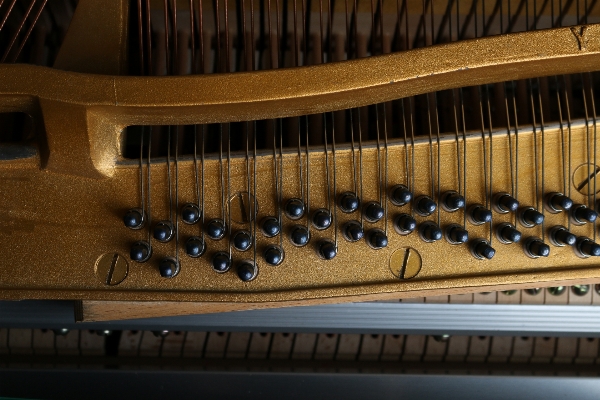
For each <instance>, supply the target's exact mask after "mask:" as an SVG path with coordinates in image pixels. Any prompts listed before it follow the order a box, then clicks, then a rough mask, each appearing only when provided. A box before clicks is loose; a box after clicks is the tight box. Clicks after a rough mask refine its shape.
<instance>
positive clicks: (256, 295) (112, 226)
mask: <svg viewBox="0 0 600 400" xmlns="http://www.w3.org/2000/svg"><path fill="white" fill-rule="evenodd" d="M558 132H559V129H558V128H557V127H554V128H551V127H546V130H545V135H546V140H545V151H546V152H547V154H559V150H560V140H558V139H559V136H558ZM537 134H538V135H540V132H539V130H538V132H537ZM572 136H573V138H572V140H573V141H572V146H573V149H581V148H585V146H586V142H585V140H586V135H585V126H584V125H581V124H579V125H576V126H573V127H572ZM538 140H539V138H538ZM519 141H520V143H521V148H520V152H519V162H520V170H519V187H520V189H519V198H520V199H522V203H523V204H534V189H533V188H534V179H533V164H532V163H533V158H534V157H533V154H532V148H533V146H532V145H531V144H532V141H533V138H532V133H531V132H530V131H529V132H527V131H525V130H522V131H521V132H520V135H519ZM487 145H488V146H489V141H488V142H487ZM493 149H494V183H493V189H494V191H495V192H496V191H502V190H505V189H506V188H507V187H509V168H508V167H507V163H506V160H507V157H508V141H507V136H506V134H505V133H497V134H496V135H495V136H494V139H493ZM440 150H441V155H442V158H441V159H442V162H443V163H444V165H445V167H444V168H443V169H442V176H441V183H442V186H441V190H442V191H444V190H446V189H451V188H454V187H456V185H457V176H456V173H455V168H456V166H455V165H453V163H456V159H457V157H456V154H455V151H456V146H455V143H454V142H453V140H452V139H451V138H447V139H445V140H443V141H442V144H441V149H440ZM488 150H489V149H488ZM538 150H539V149H538ZM428 151H429V148H428V144H427V143H426V142H421V143H418V144H417V145H416V146H415V153H416V157H415V168H416V169H415V173H416V174H417V176H419V177H420V178H419V179H418V180H417V183H416V187H415V195H420V194H427V193H428V190H429V187H430V186H429V178H428V173H427V171H428V168H429V165H428V160H429V156H428ZM434 151H437V150H436V147H435V144H434ZM363 154H364V165H363V168H364V175H365V176H366V177H374V176H376V170H375V168H376V165H377V160H376V149H375V148H373V147H371V148H367V149H364V151H363ZM387 154H388V157H389V159H388V163H389V165H390V166H391V168H390V170H389V172H390V175H389V180H388V182H390V184H391V183H395V182H402V181H403V180H404V175H405V171H404V170H403V167H402V166H403V165H404V159H403V157H404V147H403V145H401V144H398V143H396V144H393V145H390V148H389V149H388V153H387ZM336 155H337V159H336V162H337V165H336V169H337V180H338V182H337V188H338V191H339V192H340V193H341V192H342V191H344V190H347V189H348V188H350V187H351V184H352V181H351V179H352V178H351V177H352V175H351V173H350V171H351V170H350V168H351V154H350V151H349V150H348V149H340V150H338V151H337V154H336ZM296 157H297V155H295V154H294V153H292V154H285V156H284V170H285V171H289V173H286V174H285V175H284V182H283V193H284V199H285V198H290V197H292V196H297V193H298V190H299V188H298V181H297V177H296V176H295V174H294V173H293V172H292V171H297V158H296ZM467 157H468V159H469V163H470V165H473V166H477V165H481V164H482V159H481V157H482V142H481V138H480V136H479V135H472V136H470V137H469V138H468V140H467ZM559 160H560V159H559V157H554V158H553V159H552V160H548V159H547V160H546V164H545V169H546V182H545V188H546V190H547V191H552V190H555V191H558V190H560V188H561V187H562V182H561V178H560V177H561V176H562V175H561V173H560V171H561V170H562V169H561V168H562V166H561V165H560V161H559ZM584 160H585V158H584V154H583V152H576V151H574V152H573V160H572V162H573V165H580V164H582V163H584ZM304 162H306V160H304ZM310 162H311V191H310V192H311V208H313V209H314V208H317V207H319V206H321V207H322V206H324V205H325V195H326V192H325V183H324V178H325V169H324V154H323V153H312V154H311V156H310ZM329 162H330V168H332V167H333V165H332V164H331V163H332V157H329ZM257 164H258V167H257V185H258V192H257V193H258V203H259V208H260V212H259V219H260V218H261V217H262V216H264V215H270V214H273V213H274V211H275V209H274V203H273V199H272V194H271V193H272V192H271V182H272V181H273V171H272V168H271V166H272V159H271V157H270V156H261V157H259V159H258V163H257ZM245 168H246V163H245V160H244V158H242V157H240V158H233V159H232V160H231V187H232V191H233V192H234V193H235V192H236V191H242V190H244V189H245V188H246V178H247V176H246V170H245ZM171 173H174V172H173V169H171ZM138 174H139V169H138V167H137V164H136V163H135V162H132V163H130V164H129V165H127V164H126V163H121V164H119V165H118V166H117V167H116V168H115V172H114V175H113V177H112V178H111V179H100V180H96V179H88V178H83V177H74V176H68V175H63V174H56V173H50V172H44V171H42V172H40V171H39V169H38V168H37V166H36V163H23V164H22V165H21V166H20V167H16V166H15V165H13V164H12V163H6V164H5V165H3V166H2V168H1V169H0V179H1V180H2V187H3V190H2V191H1V193H0V204H2V209H3V211H2V213H1V214H0V220H1V221H2V222H3V224H4V226H10V227H11V229H9V230H3V232H2V236H3V237H2V241H3V243H4V246H5V247H4V248H6V249H11V251H10V252H6V253H5V254H3V257H2V264H1V272H2V280H1V286H0V289H1V293H2V297H4V298H12V299H18V298H73V299H81V298H83V299H104V300H171V301H234V302H237V301H241V302H260V301H290V300H302V299H316V298H325V297H342V296H345V297H347V296H357V295H363V294H376V293H391V292H397V291H404V292H414V293H417V292H418V291H421V290H431V289H451V288H463V289H465V290H468V288H469V287H482V286H494V285H501V284H507V283H512V284H523V283H528V282H529V283H533V282H548V281H553V280H570V279H580V280H585V279H592V278H596V279H597V278H600V270H599V269H598V266H597V263H596V261H595V260H594V259H593V258H588V259H582V258H579V257H577V256H575V255H574V253H573V249H572V248H569V247H566V248H555V247H553V248H552V250H551V255H550V257H548V258H541V259H530V258H528V257H527V256H525V255H524V253H523V250H522V249H521V247H520V246H519V245H503V244H500V243H499V242H498V241H497V240H495V239H494V241H493V245H494V246H495V248H496V249H497V254H496V257H494V259H493V260H490V261H481V260H477V259H475V258H473V257H472V256H471V255H470V253H469V250H468V248H467V246H465V245H459V246H456V245H451V244H449V243H447V242H446V241H444V240H442V241H440V242H438V243H433V244H431V243H424V242H423V241H422V240H421V239H420V238H419V237H418V235H417V234H412V235H409V236H400V235H397V234H395V233H393V228H392V226H391V221H392V220H393V216H394V215H395V214H397V213H399V212H406V211H407V210H408V207H407V206H405V207H404V208H399V207H394V206H392V205H390V204H388V207H389V215H390V218H389V220H388V224H389V225H388V232H390V234H389V238H390V242H389V246H388V247H387V248H385V249H382V250H377V251H376V250H372V249H370V248H369V247H368V245H367V244H366V243H365V242H364V241H361V242H358V243H349V242H346V241H345V240H343V239H341V238H340V242H339V254H338V256H337V257H336V258H335V259H333V260H330V261H323V260H321V259H320V258H319V257H318V256H317V255H316V253H315V251H314V248H313V247H312V246H313V244H312V243H316V241H317V239H318V238H331V237H332V230H331V229H330V230H327V231H323V232H317V231H313V240H312V242H311V245H310V246H308V247H306V248H296V247H294V246H292V245H290V244H289V241H288V240H287V238H286V239H285V240H284V249H285V252H286V258H285V261H284V263H283V264H282V265H280V266H278V267H270V266H267V265H262V264H259V274H258V277H257V278H256V279H255V280H254V281H252V282H250V283H243V282H241V281H240V280H239V279H238V278H237V276H236V275H235V272H234V271H233V270H232V271H230V272H228V273H226V274H222V275H220V274H215V273H214V271H212V269H211V268H210V266H209V265H208V260H209V257H210V256H211V254H213V253H214V252H215V251H218V250H225V249H226V248H227V242H226V240H221V241H219V242H214V241H210V240H209V243H208V246H209V247H208V248H209V251H208V252H207V255H206V256H204V257H202V258H200V259H190V258H188V257H186V256H185V255H184V254H183V249H182V246H181V243H180V246H179V251H180V257H181V272H180V273H179V275H177V276H176V277H174V278H172V279H164V278H161V277H160V275H159V274H158V271H157V260H160V259H161V258H162V257H166V256H172V255H174V251H175V243H174V242H170V243H168V244H158V243H155V244H154V255H153V260H152V261H150V262H148V263H145V264H136V263H133V262H132V263H131V265H130V268H129V274H128V276H127V278H126V279H125V280H124V281H123V282H122V283H120V284H119V285H117V286H114V287H110V288H109V287H108V286H106V285H105V284H103V283H102V282H100V281H99V280H98V278H97V276H96V274H95V272H94V267H95V265H96V260H97V259H98V257H99V256H100V255H102V254H104V253H107V252H113V253H114V252H116V253H120V254H127V253H128V249H129V246H130V245H131V244H132V243H133V242H134V241H136V240H140V239H143V238H144V237H145V235H146V234H147V233H146V232H145V231H131V230H128V229H127V228H125V227H124V226H123V224H122V221H121V216H122V215H123V213H124V212H125V211H126V210H127V209H128V208H130V207H131V206H132V205H134V204H137V203H138V202H139V198H138V194H137V193H138V189H137V185H138V183H137V178H138V176H139V175H138ZM193 174H194V171H193V162H192V161H191V160H189V159H188V160H185V161H183V160H180V162H179V196H180V197H179V201H180V204H182V203H185V202H188V201H194V196H195V194H194V188H193V184H192V182H193V181H194V175H193ZM480 174H482V171H481V169H480V168H473V169H472V170H471V173H470V174H469V177H468V187H469V190H468V193H467V201H468V204H472V203H482V202H484V193H483V179H482V176H481V175H480ZM205 175H206V182H205V190H206V196H207V198H206V201H205V205H206V208H205V213H206V218H207V219H210V218H215V217H219V216H220V209H219V207H220V206H219V204H220V201H219V198H220V197H219V196H220V189H219V182H218V162H217V160H214V159H213V160H207V161H206V163H205ZM166 180H167V179H166V166H165V164H164V163H155V164H153V165H152V182H151V183H152V187H153V191H152V217H153V220H154V221H156V220H160V219H163V218H167V217H168V197H167V188H166ZM376 189H377V182H376V180H375V179H366V180H365V187H364V191H365V192H364V196H365V198H375V196H376V194H377V193H376ZM572 196H573V199H574V201H576V202H579V203H583V202H584V201H585V200H586V199H585V198H584V195H582V194H580V193H578V192H577V191H575V190H573V191H572ZM42 197H43V198H44V202H43V206H42V205H41V204H40V201H39V199H40V198H42ZM440 216H441V225H442V226H446V225H447V224H449V223H452V222H459V221H461V220H462V212H456V213H445V212H442V213H441V215H440ZM349 218H350V216H348V215H346V214H344V215H342V214H341V213H339V212H338V214H337V224H336V226H340V225H341V223H342V222H344V221H345V220H347V219H349ZM352 218H355V217H352ZM429 219H435V216H433V217H430V218H429ZM417 220H418V221H423V220H425V218H421V217H417ZM510 220H511V217H510V215H499V214H495V217H494V224H495V225H496V224H499V223H501V222H506V221H510ZM566 223H567V217H566V215H565V214H564V213H560V214H548V213H547V214H546V225H545V229H549V228H550V227H551V226H554V225H558V224H566ZM284 225H285V226H287V227H289V226H290V225H291V221H289V220H285V221H284ZM367 225H368V226H367V228H371V227H374V226H378V227H379V228H383V227H384V226H383V224H382V223H379V224H373V225H369V224H367ZM238 227H241V226H240V225H237V224H236V225H234V228H238ZM468 229H469V233H470V235H471V237H472V238H476V237H482V238H486V237H488V236H489V230H488V229H489V228H488V227H487V226H486V225H480V226H473V225H470V226H469V227H468ZM521 229H522V231H523V233H524V239H525V238H527V237H529V236H542V234H543V232H542V228H541V227H537V228H530V229H526V228H521ZM573 232H574V233H575V234H576V235H578V236H579V235H582V236H588V237H592V236H593V227H592V226H589V225H588V226H585V225H584V226H573ZM197 233H198V226H187V225H184V224H180V240H181V241H183V240H185V239H186V238H187V237H188V236H190V235H194V234H197ZM274 242H276V241H274V240H272V239H267V238H264V237H262V235H259V237H258V250H259V252H260V251H262V249H264V247H265V245H266V244H267V243H274ZM32 243H35V244H36V246H34V247H33V248H32V246H31V244H32ZM402 247H412V248H414V249H415V250H417V251H418V252H419V253H420V254H421V257H422V264H423V265H422V268H421V271H420V272H419V274H418V276H417V277H415V278H413V279H408V280H404V281H400V280H399V279H398V278H397V277H395V276H394V275H393V274H392V272H391V271H390V268H389V259H390V256H391V255H392V253H393V252H394V251H396V250H397V249H399V248H402ZM247 258H251V256H250V255H244V254H240V253H237V252H234V259H235V260H240V259H247ZM42 265H43V268H41V266H42ZM14 266H18V268H15V267H14Z"/></svg>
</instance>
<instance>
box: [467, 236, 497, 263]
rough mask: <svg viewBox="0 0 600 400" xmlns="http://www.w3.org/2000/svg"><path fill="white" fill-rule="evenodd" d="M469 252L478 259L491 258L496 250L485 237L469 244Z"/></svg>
mask: <svg viewBox="0 0 600 400" xmlns="http://www.w3.org/2000/svg"><path fill="white" fill-rule="evenodd" d="M471 254H473V257H475V258H477V259H479V260H491V259H492V258H494V256H495V255H496V250H494V248H493V247H492V246H490V242H488V241H487V240H485V239H477V240H475V241H473V243H472V244H471Z"/></svg>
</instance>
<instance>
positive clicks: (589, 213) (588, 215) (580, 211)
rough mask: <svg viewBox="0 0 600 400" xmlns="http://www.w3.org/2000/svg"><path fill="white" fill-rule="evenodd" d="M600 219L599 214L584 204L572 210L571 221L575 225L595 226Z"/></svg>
mask: <svg viewBox="0 0 600 400" xmlns="http://www.w3.org/2000/svg"><path fill="white" fill-rule="evenodd" d="M597 218H598V213H597V212H596V211H594V210H592V209H591V208H588V207H586V206H584V205H583V204H576V205H574V206H573V207H572V208H571V221H572V222H573V223H574V224H575V225H584V224H586V223H590V224H593V223H594V222H596V219H597Z"/></svg>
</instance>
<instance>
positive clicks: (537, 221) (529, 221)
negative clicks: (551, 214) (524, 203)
mask: <svg viewBox="0 0 600 400" xmlns="http://www.w3.org/2000/svg"><path fill="white" fill-rule="evenodd" d="M519 222H520V223H521V225H523V226H524V227H525V228H532V227H534V226H537V225H541V224H542V222H544V214H542V213H541V212H539V211H538V210H536V209H535V208H533V207H523V208H522V209H521V211H520V212H519Z"/></svg>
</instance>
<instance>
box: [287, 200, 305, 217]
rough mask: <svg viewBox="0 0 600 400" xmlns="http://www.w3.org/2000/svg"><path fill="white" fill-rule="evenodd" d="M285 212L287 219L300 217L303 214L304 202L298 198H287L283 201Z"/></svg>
mask: <svg viewBox="0 0 600 400" xmlns="http://www.w3.org/2000/svg"><path fill="white" fill-rule="evenodd" d="M285 214H286V215H287V216H288V218H289V219H293V220H296V219H300V218H302V216H303V215H304V202H303V201H302V200H300V199H289V200H288V201H287V202H286V203H285Z"/></svg>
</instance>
